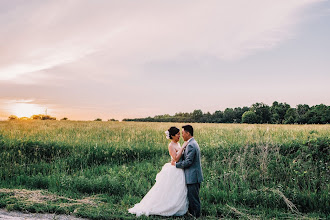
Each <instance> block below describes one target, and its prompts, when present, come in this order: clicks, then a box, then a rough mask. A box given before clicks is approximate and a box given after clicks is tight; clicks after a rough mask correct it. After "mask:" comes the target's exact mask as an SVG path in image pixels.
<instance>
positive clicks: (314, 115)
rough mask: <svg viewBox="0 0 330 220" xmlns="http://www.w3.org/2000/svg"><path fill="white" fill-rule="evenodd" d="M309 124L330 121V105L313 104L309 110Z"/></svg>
mask: <svg viewBox="0 0 330 220" xmlns="http://www.w3.org/2000/svg"><path fill="white" fill-rule="evenodd" d="M307 117H308V123H309V124H326V123H330V106H326V105H324V104H320V105H315V106H312V107H311V108H310V109H309V111H308V112H307Z"/></svg>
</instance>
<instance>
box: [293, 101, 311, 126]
mask: <svg viewBox="0 0 330 220" xmlns="http://www.w3.org/2000/svg"><path fill="white" fill-rule="evenodd" d="M296 109H297V118H296V122H297V123H299V124H306V123H308V115H307V113H308V111H309V109H310V108H309V106H308V105H306V104H305V105H302V104H299V105H297V107H296Z"/></svg>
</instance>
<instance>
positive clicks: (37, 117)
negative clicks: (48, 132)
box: [31, 115, 42, 120]
mask: <svg viewBox="0 0 330 220" xmlns="http://www.w3.org/2000/svg"><path fill="white" fill-rule="evenodd" d="M31 118H32V119H33V120H41V119H42V115H32V116H31Z"/></svg>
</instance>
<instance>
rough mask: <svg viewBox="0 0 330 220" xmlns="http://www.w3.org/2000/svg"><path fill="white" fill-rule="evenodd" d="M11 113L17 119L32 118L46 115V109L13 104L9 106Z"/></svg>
mask: <svg viewBox="0 0 330 220" xmlns="http://www.w3.org/2000/svg"><path fill="white" fill-rule="evenodd" d="M9 112H10V114H11V115H16V116H17V117H31V116H32V115H38V114H44V113H45V108H44V107H42V106H40V105H37V104H31V103H13V104H10V105H9Z"/></svg>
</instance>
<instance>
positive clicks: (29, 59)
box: [0, 0, 320, 80]
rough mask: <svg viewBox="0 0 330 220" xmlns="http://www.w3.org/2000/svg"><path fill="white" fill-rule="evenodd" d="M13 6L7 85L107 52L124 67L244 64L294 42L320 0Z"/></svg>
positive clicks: (7, 27)
mask: <svg viewBox="0 0 330 220" xmlns="http://www.w3.org/2000/svg"><path fill="white" fill-rule="evenodd" d="M13 2H14V3H8V2H7V3H2V4H4V7H5V6H7V9H8V11H7V12H6V13H4V12H2V14H1V16H0V18H1V20H0V24H1V26H2V30H1V31H0V34H1V35H0V36H1V37H0V42H1V43H0V48H1V49H2V50H1V51H0V56H1V57H2V58H3V59H2V61H1V62H0V80H12V79H17V78H19V77H21V76H22V75H24V74H28V73H31V72H37V71H41V70H46V69H50V68H54V67H58V66H61V65H65V64H68V63H72V62H76V61H79V60H81V59H82V58H84V57H86V56H89V55H91V54H93V53H95V52H97V51H100V50H104V51H105V54H104V55H105V56H106V57H107V58H106V60H111V61H113V62H116V63H120V64H122V66H123V67H125V66H130V65H136V64H141V63H142V64H143V63H144V62H149V61H152V60H162V59H173V60H175V59H179V58H180V56H182V55H184V54H193V55H195V56H205V55H211V56H215V57H217V58H219V59H222V60H235V59H240V58H242V57H244V56H248V55H249V54H251V53H255V52H256V51H258V50H263V49H269V48H272V47H274V46H276V45H278V44H279V43H281V42H282V41H284V40H286V39H288V38H290V37H291V36H292V35H293V34H294V31H293V29H294V26H293V25H294V24H296V23H297V22H299V18H300V17H299V16H300V14H301V13H302V12H303V10H304V9H305V8H306V7H307V6H309V5H311V4H313V3H317V2H320V1H319V0H290V1H264V0H253V1H252V0H251V1H216V0H210V1H180V2H178V1H162V2H159V1H157V2H156V1H139V2H132V1H120V2H112V1H111V2H110V1H97V2H93V3H91V2H88V1H77V0H74V1H32V2H29V3H27V2H19V3H18V2H16V3H15V1H13ZM6 4H7V5H6ZM15 4H17V7H13V5H15ZM5 8H6V7H5ZM9 21H10V22H9ZM89 58H90V61H89V62H91V63H92V65H93V64H96V65H97V64H98V62H99V60H93V56H89ZM101 62H102V61H101ZM78 65H79V62H77V66H78ZM103 65H104V66H100V67H98V68H99V69H102V68H106V69H111V66H109V65H106V64H104V63H103ZM98 68H97V67H96V68H95V71H94V72H97V71H98Z"/></svg>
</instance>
